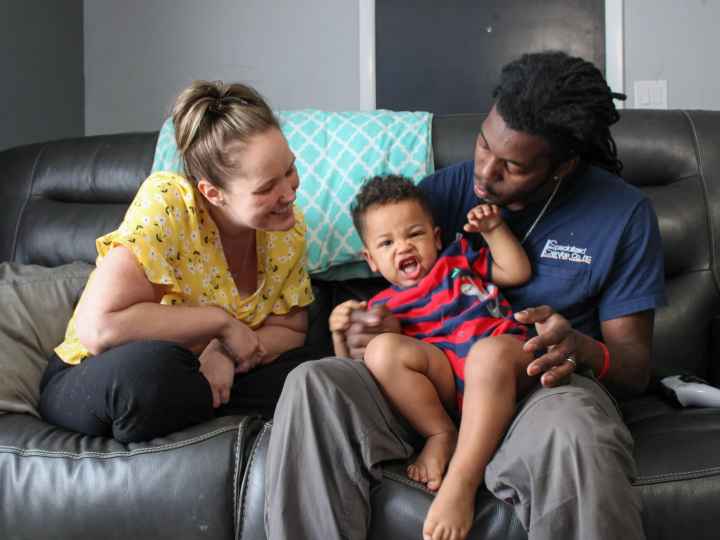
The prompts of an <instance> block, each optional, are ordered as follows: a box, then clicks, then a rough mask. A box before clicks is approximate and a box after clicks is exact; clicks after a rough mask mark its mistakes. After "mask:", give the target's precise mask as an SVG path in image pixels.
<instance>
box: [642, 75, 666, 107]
mask: <svg viewBox="0 0 720 540" xmlns="http://www.w3.org/2000/svg"><path fill="white" fill-rule="evenodd" d="M634 87H635V104H634V105H635V108H636V109H667V108H668V102H667V81H665V80H660V81H635V86H634Z"/></svg>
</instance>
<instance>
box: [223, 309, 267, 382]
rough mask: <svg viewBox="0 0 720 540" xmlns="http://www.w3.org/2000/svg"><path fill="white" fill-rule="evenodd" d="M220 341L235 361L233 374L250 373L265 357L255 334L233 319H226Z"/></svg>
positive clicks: (246, 326) (263, 349)
mask: <svg viewBox="0 0 720 540" xmlns="http://www.w3.org/2000/svg"><path fill="white" fill-rule="evenodd" d="M220 341H222V344H223V346H224V347H225V349H226V350H227V352H228V353H229V354H230V355H231V356H232V359H233V360H234V361H235V373H246V372H248V371H250V370H251V369H253V368H254V367H256V366H257V365H258V364H261V363H262V360H263V357H264V356H265V348H264V347H263V345H262V343H260V338H259V336H258V335H257V332H255V331H254V330H252V329H251V328H250V327H249V326H248V325H246V324H245V323H243V322H240V321H238V320H237V319H236V318H234V317H229V318H228V322H227V324H226V325H225V328H224V329H223V332H222V334H221V336H220Z"/></svg>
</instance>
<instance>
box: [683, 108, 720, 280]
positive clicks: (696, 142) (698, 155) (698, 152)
mask: <svg viewBox="0 0 720 540" xmlns="http://www.w3.org/2000/svg"><path fill="white" fill-rule="evenodd" d="M682 114H683V116H685V119H686V120H687V122H688V124H689V125H690V130H691V131H692V135H693V146H694V149H695V159H697V166H698V176H699V178H700V185H701V186H702V191H703V199H704V201H705V210H706V212H707V222H706V227H707V230H708V236H709V238H708V240H709V241H710V249H709V253H710V268H711V269H712V276H713V281H714V282H715V288H716V289H718V288H720V282H719V281H718V276H717V274H716V270H715V233H714V231H713V223H712V214H711V211H710V198H709V196H708V190H707V178H705V162H704V159H703V153H702V148H701V146H700V139H699V138H698V133H697V127H696V126H695V122H694V121H693V118H692V116H691V115H690V114H689V113H688V111H683V113H682Z"/></svg>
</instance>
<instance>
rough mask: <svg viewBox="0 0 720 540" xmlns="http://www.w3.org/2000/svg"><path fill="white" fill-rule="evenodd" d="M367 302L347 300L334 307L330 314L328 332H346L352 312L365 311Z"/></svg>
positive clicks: (350, 322)
mask: <svg viewBox="0 0 720 540" xmlns="http://www.w3.org/2000/svg"><path fill="white" fill-rule="evenodd" d="M366 307H367V302H361V301H359V300H348V301H347V302H343V303H342V304H338V305H337V306H335V309H333V310H332V313H331V314H330V321H329V325H330V331H331V332H343V333H344V332H346V331H347V329H348V328H350V325H351V324H352V321H351V320H350V317H351V315H352V313H353V311H357V310H362V311H365V308H366Z"/></svg>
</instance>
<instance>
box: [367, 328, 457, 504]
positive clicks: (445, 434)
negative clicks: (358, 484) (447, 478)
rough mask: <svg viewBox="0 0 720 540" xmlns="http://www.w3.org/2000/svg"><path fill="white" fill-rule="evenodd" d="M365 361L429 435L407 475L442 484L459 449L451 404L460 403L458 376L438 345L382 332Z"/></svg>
mask: <svg viewBox="0 0 720 540" xmlns="http://www.w3.org/2000/svg"><path fill="white" fill-rule="evenodd" d="M365 364H366V365H367V367H368V369H369V370H370V372H371V373H372V374H373V376H374V377H375V379H377V381H378V383H379V384H380V386H381V388H382V389H383V392H385V395H386V396H387V397H388V399H389V400H390V402H391V403H392V404H393V405H394V406H395V407H396V408H397V410H398V411H400V413H401V414H402V415H403V416H404V417H405V418H407V420H408V422H410V424H411V425H412V426H413V427H414V428H415V429H416V430H417V431H418V432H419V433H420V434H421V435H423V436H425V437H426V441H425V446H424V448H423V450H422V452H420V454H419V455H418V457H417V459H416V460H415V462H414V463H412V464H411V465H409V466H408V468H407V474H408V476H409V477H410V478H412V479H413V480H415V481H417V482H421V483H423V484H425V485H426V486H427V488H428V489H430V490H432V491H435V490H437V489H438V488H439V487H440V483H441V482H442V477H443V474H444V473H445V468H446V467H447V464H448V461H449V460H450V457H451V456H452V453H453V451H454V450H455V444H456V442H457V429H456V428H455V424H454V423H453V421H452V420H451V419H450V417H449V416H448V414H447V411H446V407H447V408H452V407H454V406H455V379H454V376H453V373H452V369H451V368H450V364H449V362H448V360H447V358H446V357H445V355H444V354H443V353H442V351H441V350H440V349H438V348H437V347H435V346H433V345H430V344H428V343H424V342H422V341H419V340H417V339H414V338H411V337H408V336H404V335H401V334H381V335H379V336H378V337H376V338H375V339H373V340H372V341H371V342H370V343H369V344H368V346H367V349H366V350H365Z"/></svg>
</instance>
